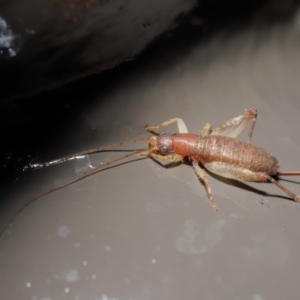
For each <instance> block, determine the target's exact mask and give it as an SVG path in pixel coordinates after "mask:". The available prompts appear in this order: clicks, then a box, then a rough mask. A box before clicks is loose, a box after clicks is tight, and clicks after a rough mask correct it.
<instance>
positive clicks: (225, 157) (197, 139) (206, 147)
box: [157, 134, 279, 174]
mask: <svg viewBox="0 0 300 300" xmlns="http://www.w3.org/2000/svg"><path fill="white" fill-rule="evenodd" d="M157 149H158V151H160V152H161V154H164V153H172V152H173V153H177V154H180V155H183V156H188V157H190V158H191V159H193V160H196V161H199V162H201V163H202V164H203V165H205V164H206V163H210V162H220V163H227V164H230V165H232V166H235V167H240V168H244V169H248V170H251V171H254V172H266V173H268V174H276V173H277V170H278V168H279V163H278V161H277V159H276V158H275V157H274V156H273V155H271V154H270V153H268V152H266V151H265V150H263V149H261V148H258V147H255V146H252V145H251V144H249V143H246V142H243V141H239V140H237V139H234V138H230V137H225V136H217V135H210V136H200V135H196V134H174V135H170V134H168V135H162V136H159V137H157ZM161 149H163V151H161ZM166 149H167V151H166Z"/></svg>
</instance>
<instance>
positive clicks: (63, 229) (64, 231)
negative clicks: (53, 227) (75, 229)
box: [57, 225, 72, 238]
mask: <svg viewBox="0 0 300 300" xmlns="http://www.w3.org/2000/svg"><path fill="white" fill-rule="evenodd" d="M71 232H72V230H71V229H70V228H69V227H68V226H66V225H63V226H60V227H59V228H58V230H57V234H58V236H59V237H62V238H66V237H68V236H69V235H70V234H71Z"/></svg>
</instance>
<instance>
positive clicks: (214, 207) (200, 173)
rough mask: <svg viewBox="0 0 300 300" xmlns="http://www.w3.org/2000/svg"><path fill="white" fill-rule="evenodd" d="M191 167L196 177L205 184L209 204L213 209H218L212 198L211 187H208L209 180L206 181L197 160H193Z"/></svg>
mask: <svg viewBox="0 0 300 300" xmlns="http://www.w3.org/2000/svg"><path fill="white" fill-rule="evenodd" d="M193 168H194V170H195V172H196V174H197V176H198V178H199V179H200V180H201V181H202V182H203V183H204V186H205V189H206V192H207V196H208V198H209V202H210V204H211V206H212V207H213V209H214V210H215V211H217V210H218V207H217V205H216V203H215V201H214V198H213V196H212V191H211V188H210V185H209V182H208V179H207V176H206V173H205V171H204V170H202V169H201V168H200V167H199V164H198V162H197V161H193Z"/></svg>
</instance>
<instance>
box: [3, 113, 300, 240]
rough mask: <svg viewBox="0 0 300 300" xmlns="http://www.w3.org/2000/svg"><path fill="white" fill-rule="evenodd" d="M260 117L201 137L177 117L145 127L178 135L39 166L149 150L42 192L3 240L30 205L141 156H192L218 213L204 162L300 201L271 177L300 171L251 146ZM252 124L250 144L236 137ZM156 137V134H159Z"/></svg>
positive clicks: (242, 119)
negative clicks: (271, 186) (119, 150)
mask: <svg viewBox="0 0 300 300" xmlns="http://www.w3.org/2000/svg"><path fill="white" fill-rule="evenodd" d="M256 118H257V110H256V109H253V108H252V109H248V110H246V112H245V113H244V114H243V115H240V116H237V117H236V118H233V119H231V120H229V121H227V122H225V123H224V124H222V125H221V126H219V127H217V128H215V129H213V128H212V126H211V124H209V123H206V124H205V126H204V127H203V129H202V132H201V134H199V135H196V134H191V133H188V130H187V128H186V125H185V123H184V122H183V120H182V119H180V118H174V119H171V120H169V121H166V122H163V123H161V124H159V125H157V126H146V129H147V130H148V131H149V132H156V131H157V130H159V129H161V128H163V127H166V126H169V125H171V124H173V123H177V125H178V129H179V132H180V133H178V134H163V135H155V136H152V137H149V138H139V139H136V140H132V141H127V142H122V143H116V144H111V145H107V146H104V147H99V148H95V149H90V150H86V151H81V152H78V153H76V154H73V155H68V156H65V157H62V158H59V159H56V160H53V161H50V162H48V163H43V164H41V165H40V166H38V167H48V166H50V165H53V164H57V163H61V162H65V161H68V160H71V159H74V158H76V157H81V156H82V155H87V154H92V153H97V152H101V151H107V150H108V149H111V148H113V147H116V146H121V145H125V144H131V143H137V142H145V141H148V148H146V149H140V150H136V151H133V152H131V153H129V154H126V155H124V156H121V157H119V158H117V159H114V160H112V161H110V162H107V163H104V164H102V165H100V166H98V167H96V168H94V169H91V170H88V171H85V172H83V173H80V174H77V175H75V176H73V177H71V178H69V179H67V180H65V181H64V182H62V183H60V184H59V185H57V186H53V187H52V188H50V189H48V190H46V191H44V192H42V193H41V194H39V195H37V196H36V197H34V198H32V199H31V200H29V201H28V202H27V203H25V205H23V207H21V208H20V210H19V211H18V212H16V214H15V215H14V216H13V217H12V218H11V219H10V220H9V222H8V223H7V225H6V226H5V227H4V228H3V230H2V232H0V237H1V236H2V235H3V234H4V232H5V231H6V230H7V228H8V227H9V226H10V225H11V224H12V222H13V221H14V220H15V218H16V217H17V216H18V215H19V214H20V213H21V212H22V211H24V210H25V209H26V208H27V207H28V206H29V205H30V204H32V203H33V202H35V201H37V200H38V199H40V198H41V197H43V196H45V195H47V194H49V193H52V192H54V191H56V190H58V189H61V188H63V187H65V186H67V185H69V184H72V183H74V182H76V181H78V180H80V179H82V178H85V177H87V176H91V175H92V174H95V173H97V172H99V171H100V170H104V169H105V168H106V167H107V166H109V165H111V164H113V163H116V162H118V161H121V160H123V159H126V158H129V157H131V156H133V155H142V156H147V157H150V158H152V159H154V160H162V161H165V162H180V161H182V160H183V159H184V157H189V158H190V160H191V161H192V165H193V168H194V170H195V172H196V174H197V176H198V178H199V179H200V180H201V182H202V183H203V184H204V186H205V189H206V192H207V195H208V198H209V201H210V203H211V205H212V207H213V208H214V209H215V210H217V206H216V204H215V202H214V199H213V196H212V191H211V187H210V184H209V181H208V178H207V174H206V172H205V170H204V169H202V168H200V166H199V163H201V164H202V165H203V166H204V167H205V168H206V169H207V170H209V171H210V172H211V173H214V174H217V175H220V176H222V177H226V178H232V179H235V180H241V181H269V182H272V183H273V184H275V185H276V186H277V187H278V188H280V189H281V190H282V191H283V192H284V193H286V194H287V195H288V196H289V197H290V198H292V199H293V200H294V201H295V202H300V196H299V195H296V194H294V193H292V192H291V191H290V190H289V189H287V188H286V187H284V186H283V185H282V184H280V183H279V182H278V181H276V180H275V179H274V178H273V177H271V176H270V175H281V176H282V175H285V176H295V175H300V172H278V168H279V163H278V161H277V159H276V158H275V157H274V156H273V155H272V154H270V153H268V152H267V151H265V150H263V149H261V148H258V147H255V146H252V144H251V137H252V133H253V129H254V125H255V122H256ZM248 124H250V130H249V132H248V141H247V142H244V141H240V140H238V139H237V136H238V135H239V134H240V133H241V132H242V131H243V130H244V129H245V127H246V126H247V125H248ZM156 134H157V133H156Z"/></svg>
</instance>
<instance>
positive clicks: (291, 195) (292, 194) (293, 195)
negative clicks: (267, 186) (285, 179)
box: [266, 174, 300, 202]
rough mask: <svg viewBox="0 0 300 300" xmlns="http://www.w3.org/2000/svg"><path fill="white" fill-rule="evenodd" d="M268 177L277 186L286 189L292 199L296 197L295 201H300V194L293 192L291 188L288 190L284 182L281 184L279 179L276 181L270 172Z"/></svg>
mask: <svg viewBox="0 0 300 300" xmlns="http://www.w3.org/2000/svg"><path fill="white" fill-rule="evenodd" d="M266 178H267V179H268V180H269V181H270V182H272V183H274V184H275V185H276V186H277V187H279V188H280V189H281V190H282V191H284V192H285V193H286V194H287V195H289V196H290V197H291V198H292V199H294V201H295V202H300V196H299V195H298V196H297V195H296V194H294V193H292V192H291V191H290V190H288V189H287V188H286V187H285V186H283V185H282V184H280V183H279V182H278V181H276V180H275V179H274V178H272V177H271V176H269V175H268V174H266Z"/></svg>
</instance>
